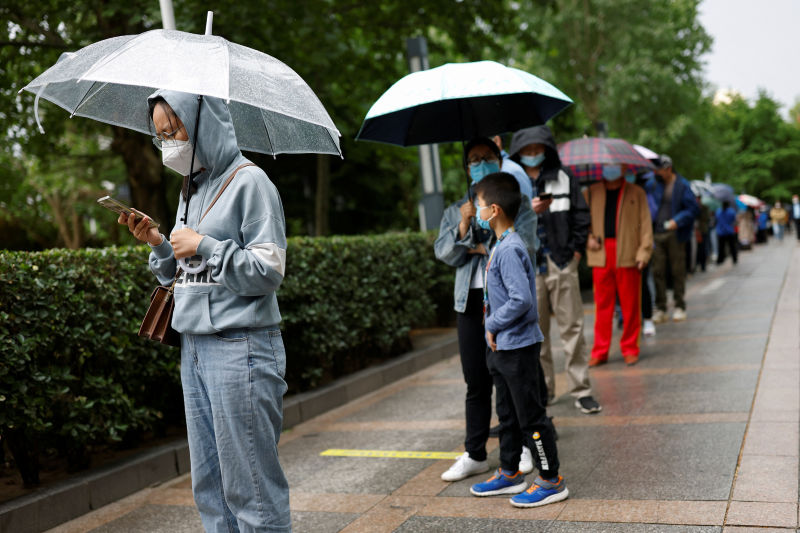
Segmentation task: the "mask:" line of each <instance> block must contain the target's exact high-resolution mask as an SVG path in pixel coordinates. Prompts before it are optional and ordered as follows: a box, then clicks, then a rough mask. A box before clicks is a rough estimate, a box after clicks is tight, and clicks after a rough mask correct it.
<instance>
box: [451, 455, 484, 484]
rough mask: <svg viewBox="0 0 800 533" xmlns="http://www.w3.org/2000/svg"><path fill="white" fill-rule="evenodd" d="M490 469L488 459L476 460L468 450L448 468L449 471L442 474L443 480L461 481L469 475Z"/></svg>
mask: <svg viewBox="0 0 800 533" xmlns="http://www.w3.org/2000/svg"><path fill="white" fill-rule="evenodd" d="M488 471H489V462H488V461H475V460H474V459H472V458H470V456H469V453H468V452H464V455H462V456H461V457H459V458H458V459H456V462H455V463H453V465H452V466H451V467H450V468H448V469H447V472H445V473H443V474H442V480H444V481H461V480H462V479H466V478H468V477H469V476H474V475H475V474H483V473H484V472H488Z"/></svg>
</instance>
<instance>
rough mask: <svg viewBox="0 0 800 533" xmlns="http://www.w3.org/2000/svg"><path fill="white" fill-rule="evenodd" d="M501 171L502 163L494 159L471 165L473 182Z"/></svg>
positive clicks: (470, 174) (470, 172)
mask: <svg viewBox="0 0 800 533" xmlns="http://www.w3.org/2000/svg"><path fill="white" fill-rule="evenodd" d="M495 172H500V163H498V162H495V161H492V162H489V161H481V162H480V163H473V164H471V165H470V166H469V176H470V177H471V178H472V183H473V184H474V183H478V182H479V181H481V180H482V179H483V178H485V177H486V176H488V175H489V174H494V173H495Z"/></svg>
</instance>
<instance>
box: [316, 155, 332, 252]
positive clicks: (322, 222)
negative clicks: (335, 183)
mask: <svg viewBox="0 0 800 533" xmlns="http://www.w3.org/2000/svg"><path fill="white" fill-rule="evenodd" d="M330 184H331V166H330V160H329V159H328V156H327V155H323V154H317V192H316V201H315V204H314V205H315V209H314V220H315V228H314V230H315V231H314V234H315V235H316V236H317V237H320V236H322V235H327V234H328V233H329V232H330V224H329V222H330V216H329V215H330V214H329V210H330Z"/></svg>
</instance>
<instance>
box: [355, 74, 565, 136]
mask: <svg viewBox="0 0 800 533" xmlns="http://www.w3.org/2000/svg"><path fill="white" fill-rule="evenodd" d="M571 104H572V100H571V99H570V98H569V97H568V96H567V95H566V94H564V93H563V92H561V91H560V90H559V89H557V88H556V87H554V86H553V85H551V84H550V83H548V82H546V81H544V80H542V79H541V78H537V77H536V76H534V75H533V74H529V73H527V72H524V71H522V70H519V69H516V68H512V67H506V66H504V65H501V64H500V63H496V62H494V61H476V62H473V63H447V64H445V65H442V66H440V67H436V68H433V69H430V70H423V71H419V72H414V73H413V74H409V75H407V76H405V77H403V78H401V79H400V80H399V81H397V82H396V83H395V84H394V85H392V86H391V87H390V88H389V89H388V90H387V91H386V92H385V93H383V95H381V97H380V98H379V99H378V100H377V101H376V102H375V104H374V105H373V106H372V108H371V109H370V110H369V112H368V113H367V116H366V118H365V119H364V123H363V124H362V126H361V131H359V133H358V136H357V139H359V140H367V141H377V142H383V143H388V144H394V145H398V146H416V145H420V144H431V143H445V142H459V141H468V140H470V139H472V138H474V137H479V136H483V137H488V136H491V135H496V134H500V133H505V132H509V131H516V130H519V129H522V128H527V127H530V126H537V125H539V124H544V123H545V122H547V121H548V120H549V119H551V118H552V117H554V116H555V115H557V114H558V113H560V112H561V111H563V110H564V109H566V108H567V107H568V106H570V105H571Z"/></svg>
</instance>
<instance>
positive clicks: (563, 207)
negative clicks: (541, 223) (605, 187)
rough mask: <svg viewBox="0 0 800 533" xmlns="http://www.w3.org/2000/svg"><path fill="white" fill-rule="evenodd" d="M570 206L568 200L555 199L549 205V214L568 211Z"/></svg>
mask: <svg viewBox="0 0 800 533" xmlns="http://www.w3.org/2000/svg"><path fill="white" fill-rule="evenodd" d="M570 205H571V204H570V201H569V198H555V199H554V200H553V203H552V204H550V212H551V213H556V212H559V211H569V208H570Z"/></svg>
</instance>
